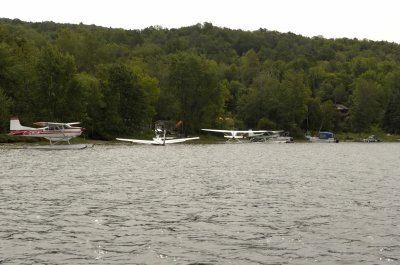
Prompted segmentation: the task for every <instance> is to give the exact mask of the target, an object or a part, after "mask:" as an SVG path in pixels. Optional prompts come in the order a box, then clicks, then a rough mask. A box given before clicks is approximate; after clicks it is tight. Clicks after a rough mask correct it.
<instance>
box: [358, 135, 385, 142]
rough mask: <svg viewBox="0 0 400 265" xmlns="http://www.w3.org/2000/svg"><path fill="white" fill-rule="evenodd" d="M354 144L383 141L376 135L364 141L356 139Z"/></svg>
mask: <svg viewBox="0 0 400 265" xmlns="http://www.w3.org/2000/svg"><path fill="white" fill-rule="evenodd" d="M354 142H362V143H379V142H382V140H381V139H379V138H378V137H376V136H375V135H370V136H368V137H367V138H363V139H354Z"/></svg>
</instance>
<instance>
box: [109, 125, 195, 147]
mask: <svg viewBox="0 0 400 265" xmlns="http://www.w3.org/2000/svg"><path fill="white" fill-rule="evenodd" d="M154 133H155V137H154V138H153V140H140V139H126V138H116V140H118V141H124V142H130V143H136V144H151V145H167V144H176V143H183V142H186V141H192V140H197V139H200V138H199V137H187V138H168V137H166V130H163V129H158V128H157V129H155V130H154Z"/></svg>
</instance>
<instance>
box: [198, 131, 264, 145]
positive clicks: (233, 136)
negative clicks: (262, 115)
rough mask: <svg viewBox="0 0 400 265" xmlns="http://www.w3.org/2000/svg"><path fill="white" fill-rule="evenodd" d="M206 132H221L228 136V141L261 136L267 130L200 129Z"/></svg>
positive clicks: (239, 140)
mask: <svg viewBox="0 0 400 265" xmlns="http://www.w3.org/2000/svg"><path fill="white" fill-rule="evenodd" d="M201 130H203V131H206V132H217V133H223V134H224V137H225V138H228V142H229V141H232V140H236V141H238V142H241V140H243V139H249V138H250V139H251V138H252V137H256V136H261V135H263V134H264V133H266V132H267V131H265V130H259V131H253V130H247V131H236V130H218V129H201Z"/></svg>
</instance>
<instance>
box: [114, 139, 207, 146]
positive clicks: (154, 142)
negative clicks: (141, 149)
mask: <svg viewBox="0 0 400 265" xmlns="http://www.w3.org/2000/svg"><path fill="white" fill-rule="evenodd" d="M116 139H117V140H118V141H125V142H131V143H136V144H152V145H164V144H176V143H182V142H186V141H190V140H197V139H200V138H199V137H191V138H177V139H166V140H165V141H164V140H163V139H162V138H153V140H139V139H126V138H116Z"/></svg>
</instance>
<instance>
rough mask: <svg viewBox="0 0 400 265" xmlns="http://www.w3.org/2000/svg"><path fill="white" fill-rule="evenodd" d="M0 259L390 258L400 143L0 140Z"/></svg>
mask: <svg viewBox="0 0 400 265" xmlns="http://www.w3.org/2000/svg"><path fill="white" fill-rule="evenodd" d="M0 165H1V171H0V227H1V228H0V264H7V265H9V264H18V265H20V264H68V265H69V264H185V265H186V264H187V265H189V264H192V265H194V264H198V265H200V264H245V265H246V264H249V265H250V264H400V225H399V224H400V196H399V195H400V144H399V143H372V144H371V143H370V144H366V143H339V144H310V143H295V144H208V145H198V144H180V145H171V146H165V147H162V146H140V145H103V146H102V145H96V146H95V147H94V148H90V149H85V150H75V151H40V150H21V149H9V148H7V147H4V146H3V147H1V148H0Z"/></svg>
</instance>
